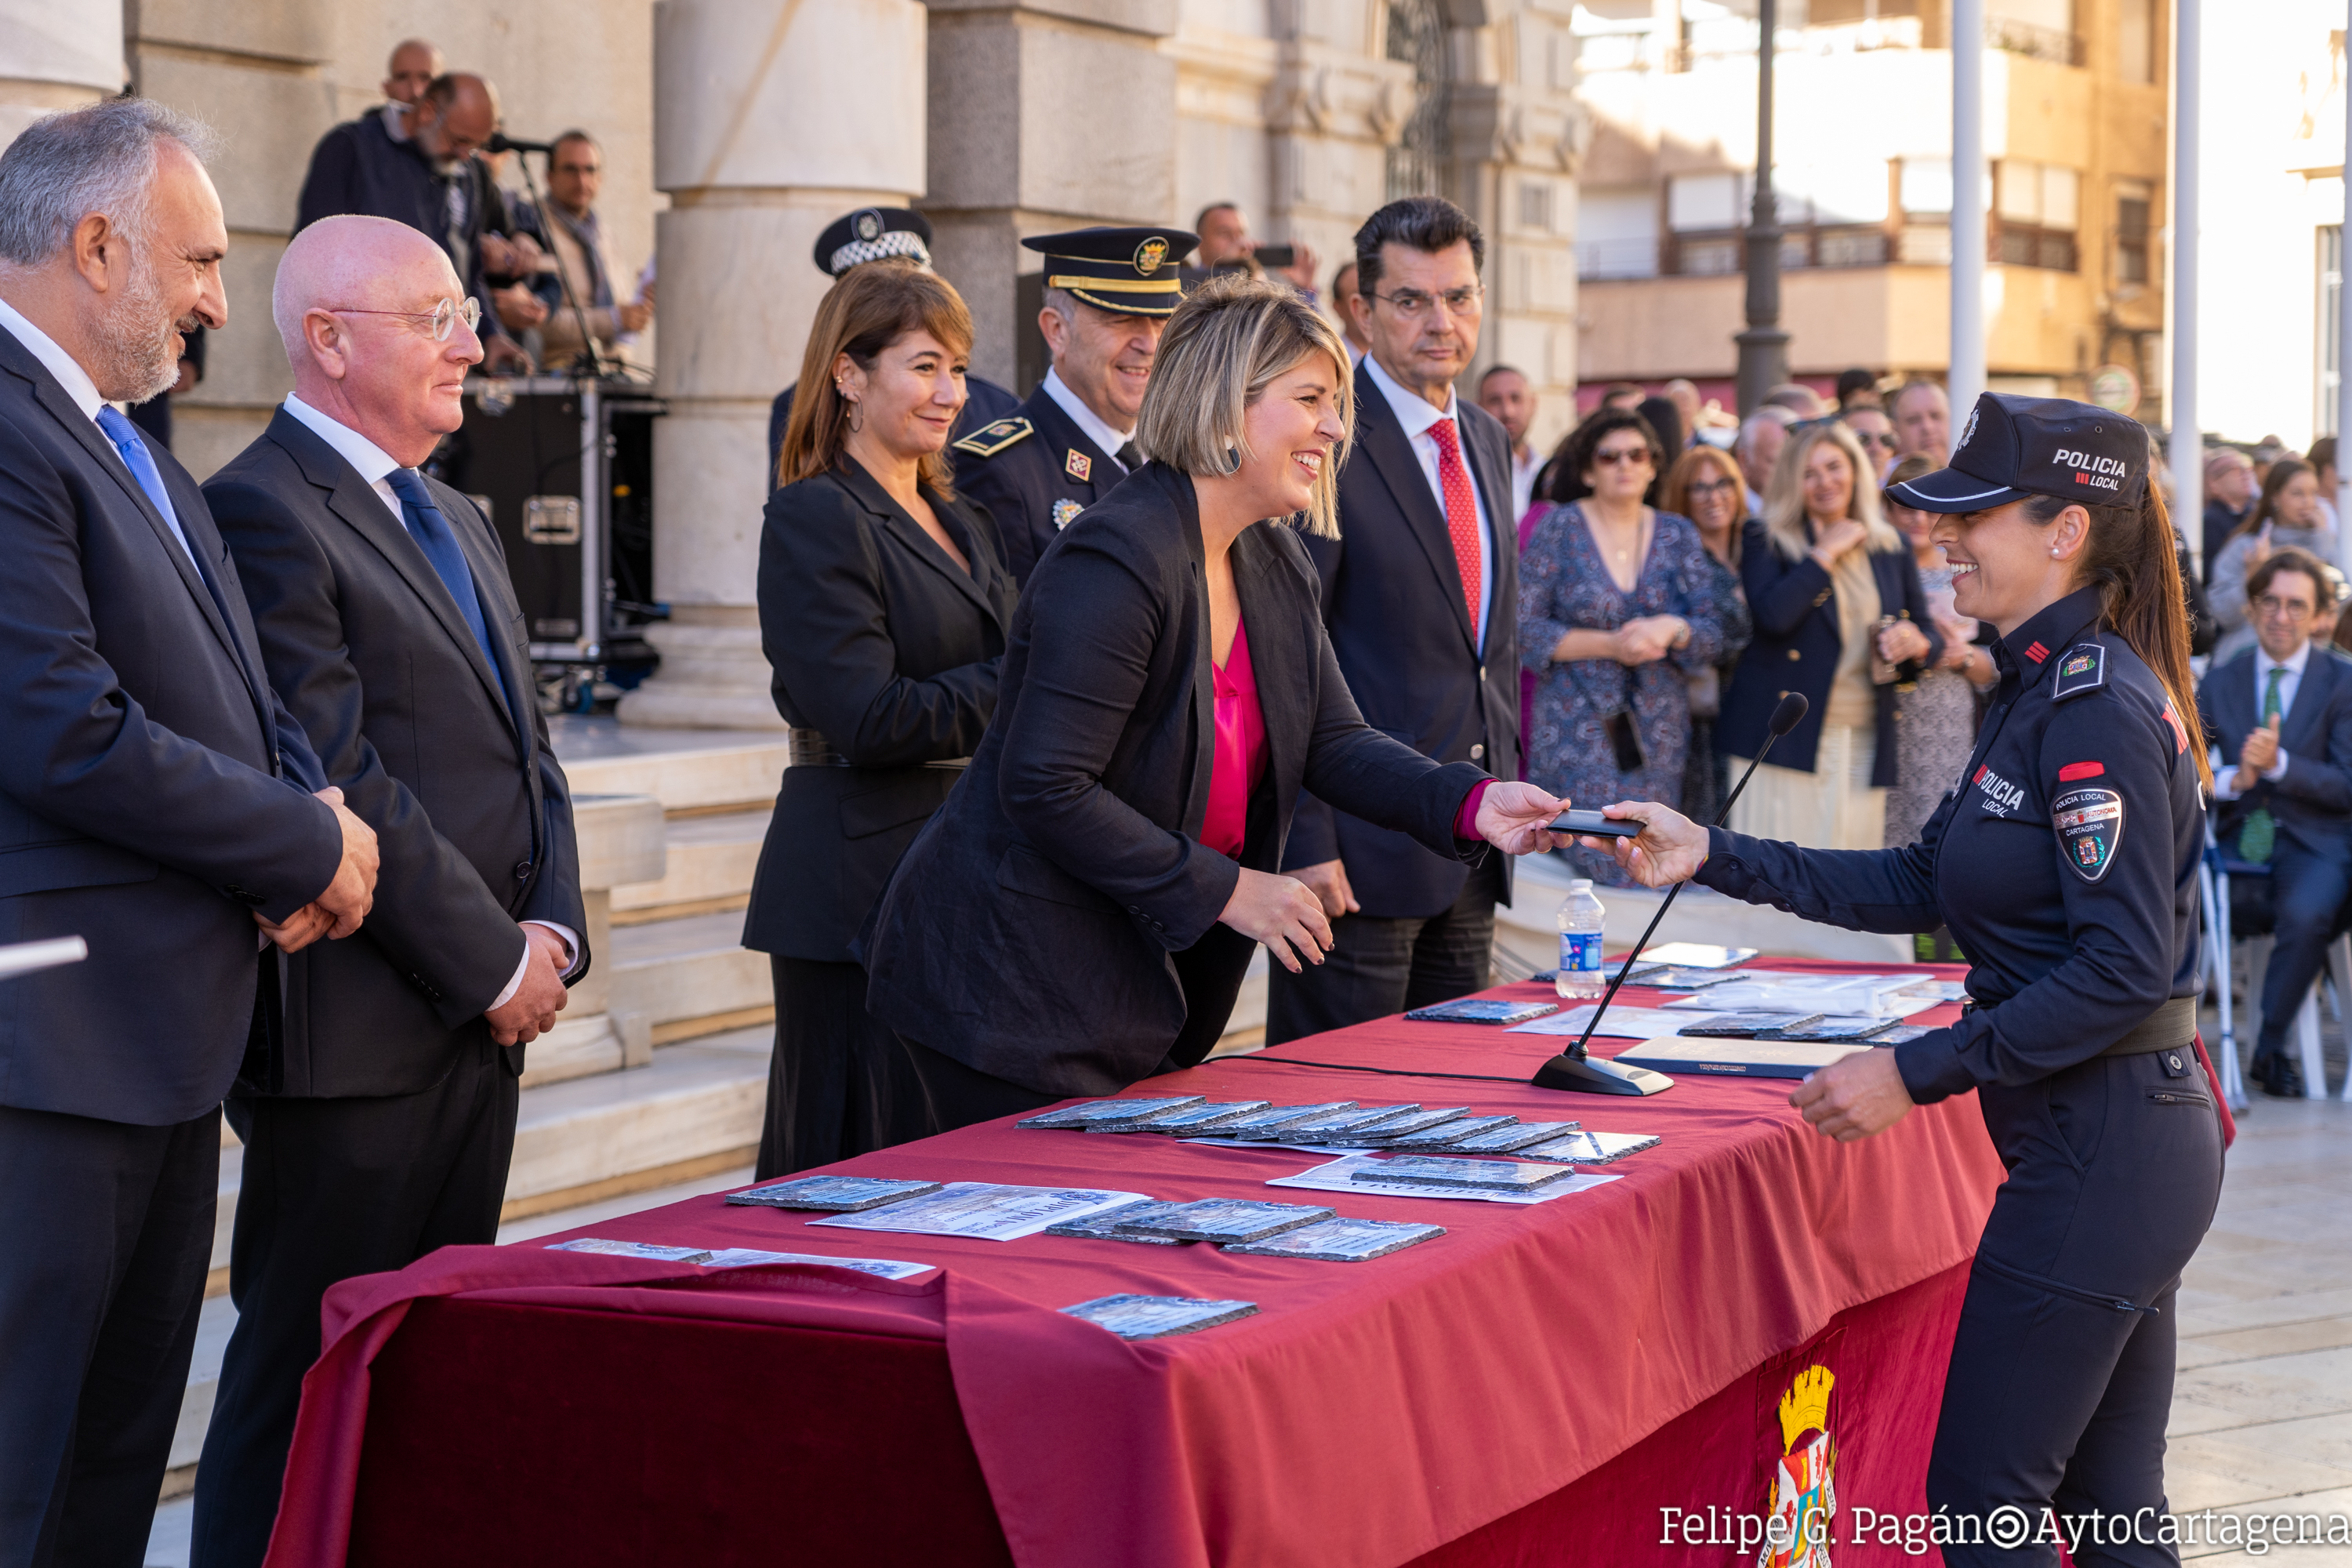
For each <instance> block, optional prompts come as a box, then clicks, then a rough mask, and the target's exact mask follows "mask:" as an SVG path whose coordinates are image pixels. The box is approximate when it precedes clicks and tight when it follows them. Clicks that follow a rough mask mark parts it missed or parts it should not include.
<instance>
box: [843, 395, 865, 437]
mask: <svg viewBox="0 0 2352 1568" xmlns="http://www.w3.org/2000/svg"><path fill="white" fill-rule="evenodd" d="M843 401H844V402H845V403H847V404H848V405H849V412H848V414H847V415H845V416H844V417H845V419H846V420H847V422H848V425H849V433H850V434H851V435H853V436H855V435H856V434H857V433H858V432H859V431H860V430H863V429H865V428H866V410H865V408H864V407H863V406H861V405H859V403H858V401H857V399H856V398H854V397H851V398H845V399H844V400H843Z"/></svg>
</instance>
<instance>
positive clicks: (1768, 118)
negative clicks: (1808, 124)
mask: <svg viewBox="0 0 2352 1568" xmlns="http://www.w3.org/2000/svg"><path fill="white" fill-rule="evenodd" d="M1979 3H1981V0H1979ZM1778 10H1779V7H1778V5H1776V4H1775V0H1759V5H1758V8H1757V17H1756V196H1755V200H1754V201H1753V202H1752V203H1751V204H1750V205H1749V206H1748V257H1747V260H1748V328H1747V330H1746V331H1742V332H1741V333H1739V334H1738V337H1736V338H1734V339H1733V340H1732V341H1733V342H1737V343H1738V345H1739V416H1740V417H1741V418H1743V419H1745V418H1746V417H1748V415H1749V414H1751V413H1753V412H1755V409H1756V405H1758V404H1759V403H1761V402H1763V401H1764V395H1765V394H1766V393H1767V392H1769V391H1770V390H1771V389H1772V388H1773V387H1775V386H1777V385H1779V384H1780V383H1781V382H1784V381H1786V380H1788V379H1789V334H1788V333H1787V332H1785V331H1781V329H1780V203H1779V202H1778V201H1777V200H1775V199H1774V197H1773V195H1772V55H1773V47H1774V34H1775V33H1776V31H1777V30H1778V27H1779V17H1778V16H1777V12H1778Z"/></svg>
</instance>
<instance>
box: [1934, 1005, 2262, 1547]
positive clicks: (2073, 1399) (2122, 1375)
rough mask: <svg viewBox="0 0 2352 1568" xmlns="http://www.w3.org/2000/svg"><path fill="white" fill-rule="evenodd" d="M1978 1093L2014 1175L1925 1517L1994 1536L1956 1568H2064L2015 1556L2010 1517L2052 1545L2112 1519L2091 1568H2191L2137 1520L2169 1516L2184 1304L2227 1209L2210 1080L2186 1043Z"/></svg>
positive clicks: (1947, 1405)
mask: <svg viewBox="0 0 2352 1568" xmlns="http://www.w3.org/2000/svg"><path fill="white" fill-rule="evenodd" d="M1978 1097H1979V1100H1980V1101H1981V1104H1982V1108H1983V1111H1984V1119H1985V1127H1986V1130H1987V1131H1990V1133H1991V1134H1992V1140H1993V1145H1994V1147H1995V1148H1996V1149H1998V1150H1999V1151H2000V1158H2001V1162H2002V1163H2003V1164H2005V1165H2006V1166H2008V1168H2009V1179H2008V1180H2007V1181H2005V1182H2003V1183H2002V1184H2001V1187H2000V1192H1999V1193H1998V1194H1996V1195H1995V1196H1994V1198H1993V1206H1992V1216H1991V1218H1990V1219H1989V1220H1988V1221H1987V1222H1986V1223H1985V1231H1984V1237H1983V1239H1982V1241H1980V1242H1979V1244H1978V1249H1977V1260H1976V1264H1975V1267H1974V1268H1972V1269H1971V1270H1970V1272H1969V1289H1968V1295H1967V1297H1966V1298H1965V1300H1963V1302H1962V1304H1961V1307H1960V1321H1959V1328H1958V1333H1957V1334H1956V1335H1955V1337H1954V1339H1953V1342H1952V1359H1951V1365H1950V1369H1949V1371H1948V1373H1947V1376H1946V1380H1945V1384H1944V1405H1943V1412H1942V1415H1940V1417H1939V1418H1938V1419H1937V1425H1936V1443H1935V1449H1934V1452H1933V1456H1932V1457H1931V1458H1930V1459H1929V1461H1928V1466H1927V1503H1928V1506H1929V1507H1930V1508H1940V1509H1947V1510H1949V1511H1950V1513H1951V1514H1952V1515H1953V1517H1954V1519H1955V1521H1956V1522H1957V1524H1958V1528H1959V1530H1960V1531H1961V1533H1962V1534H1963V1536H1964V1537H1966V1536H1968V1535H1970V1534H1971V1533H1972V1532H1974V1531H1979V1530H1980V1531H1982V1532H1983V1533H1982V1534H1981V1536H1979V1538H1977V1539H1975V1540H1972V1541H1964V1542H1963V1543H1961V1544H1957V1545H1947V1546H1945V1548H1944V1561H1945V1562H1946V1563H1949V1564H1951V1565H1952V1568H1976V1565H1979V1564H1995V1563H1997V1564H2000V1565H2001V1568H2028V1565H2031V1568H2045V1565H2048V1564H2054V1563H2057V1561H2058V1552H2057V1548H2056V1547H2055V1546H2053V1545H2050V1544H2047V1543H2042V1542H2035V1541H2033V1540H2032V1539H2031V1538H2030V1537H2029V1538H2028V1539H2027V1540H2026V1542H2025V1543H2024V1544H2023V1545H2014V1544H2011V1545H2004V1544H2003V1542H2004V1541H2007V1540H2008V1539H2009V1537H2008V1536H2007V1535H2006V1534H2005V1533H2004V1529H2005V1527H2006V1526H2009V1525H2012V1524H2013V1523H2014V1521H2015V1520H2016V1519H2017V1518H2018V1517H2020V1516H2019V1514H2018V1513H2017V1512H2014V1511H2011V1510H2021V1511H2022V1517H2024V1518H2025V1519H2027V1520H2029V1521H2031V1522H2032V1526H2033V1533H2034V1534H2036V1535H2038V1534H2039V1533H2040V1532H2041V1526H2042V1518H2043V1511H2044V1510H2055V1512H2056V1513H2057V1514H2058V1515H2059V1516H2060V1517H2061V1518H2062V1520H2063V1519H2066V1518H2070V1517H2071V1518H2073V1519H2075V1520H2077V1521H2081V1520H2083V1519H2084V1517H2085V1516H2088V1515H2092V1514H2096V1515H2098V1516H2099V1517H2100V1520H2101V1521H2103V1525H2104V1529H2105V1534H2106V1535H2107V1536H2108V1538H2109V1539H2107V1540H2105V1541H2100V1540H2097V1539H2095V1538H2094V1537H2093V1536H2092V1535H2091V1534H2087V1533H2086V1534H2085V1535H2084V1537H2083V1543H2082V1544H2081V1545H2080V1546H2078V1547H2076V1548H2074V1561H2075V1563H2078V1564H2081V1565H2083V1568H2092V1565H2094V1564H2131V1565H2134V1568H2144V1565H2147V1564H2152V1563H2164V1564H2171V1563H2178V1562H2179V1556H2178V1555H2177V1553H2176V1552H2175V1550H2174V1548H2172V1547H2170V1546H2167V1545H2161V1544H2158V1543H2157V1542H2156V1541H2155V1540H2154V1538H2153V1536H2152V1534H2149V1535H2147V1538H2146V1539H2143V1540H2134V1539H2132V1538H2131V1537H2132V1531H2131V1530H2130V1526H2129V1518H2128V1516H2131V1515H2133V1514H2134V1513H2135V1512H2136V1510H2141V1509H2147V1510H2153V1511H2152V1512H2151V1513H2150V1514H2148V1515H2147V1516H2145V1518H2146V1520H2155V1519H2157V1518H2158V1517H2159V1516H2161V1515H2162V1514H2163V1512H2164V1510H2165V1499H2164V1426H2165V1420H2166V1417H2167V1415H2168V1414H2169V1412H2170V1408H2171V1404H2172V1373H2173V1347H2174V1341H2175V1339H2176V1337H2177V1334H2178V1329H2177V1326H2176V1324H2175V1322H2174V1317H2173V1306H2174V1300H2175V1297H2176V1295H2177V1293H2178V1292H2179V1288H2180V1271H2181V1269H2182V1268H2183V1267H2184V1266H2186V1265H2187V1263H2188V1262H2189V1257H2190V1255H2191V1254H2193V1253H2194V1252H2195V1251H2196V1250H2197V1247H2198V1244H2199V1243H2200V1241H2202V1240H2203V1239H2204V1237H2205V1230H2206V1227H2207V1226H2209V1225H2210V1224H2211V1223H2212V1219H2213V1210H2214V1205H2216V1204H2218V1203H2219V1202H2220V1201H2221V1123H2220V1121H2218V1120H2217V1118H2216V1114H2215V1111H2214V1109H2213V1102H2212V1088H2211V1085H2210V1084H2209V1083H2208V1082H2207V1081H2206V1079H2205V1075H2204V1072H2203V1070H2202V1069H2201V1068H2199V1067H2198V1065H2197V1058H2196V1054H2195V1053H2194V1052H2193V1051H2191V1050H2189V1049H2188V1048H2187V1047H2182V1048H2180V1049H2178V1050H2172V1051H2157V1052H2150V1053H2147V1054H2145V1055H2140V1056H2130V1057H2095V1058H2092V1059H2091V1060H2089V1061H2087V1062H2084V1063H2082V1064H2080V1065H2078V1066H2076V1067H2073V1068H2068V1069H2066V1070H2065V1071H2064V1072H2062V1073H2058V1074H2056V1075H2054V1076H2053V1077H2051V1078H2048V1079H2042V1081H2040V1082H2038V1083H2031V1084H2026V1085H2024V1086H2022V1087H2021V1088H2016V1089H2001V1088H1988V1089H1979V1091H1978ZM1979 1521H1980V1522H1979ZM2118 1531H2120V1533H2121V1535H2122V1536H2123V1539H2122V1541H2121V1542H2116V1540H2115V1539H2114V1537H2115V1536H2116V1534H2117V1533H2118ZM2144 1533H2145V1532H2144Z"/></svg>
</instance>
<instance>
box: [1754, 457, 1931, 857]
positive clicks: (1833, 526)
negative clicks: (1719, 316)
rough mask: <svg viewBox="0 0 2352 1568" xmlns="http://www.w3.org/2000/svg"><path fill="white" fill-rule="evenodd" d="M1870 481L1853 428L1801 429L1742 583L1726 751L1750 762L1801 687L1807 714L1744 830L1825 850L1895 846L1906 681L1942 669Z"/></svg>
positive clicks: (1769, 773)
mask: <svg viewBox="0 0 2352 1568" xmlns="http://www.w3.org/2000/svg"><path fill="white" fill-rule="evenodd" d="M1870 472H1871V469H1870V465H1869V462H1868V460H1867V459H1866V458H1864V456H1863V452H1862V447H1860V446H1859V445H1858V444H1857V443H1856V442H1855V441H1854V438H1853V433H1852V432H1850V431H1849V430H1847V429H1846V428H1845V426H1843V425H1838V424H1832V423H1830V422H1827V421H1822V420H1816V421H1814V422H1813V423H1811V424H1808V425H1800V426H1795V427H1793V428H1792V429H1790V432H1789V442H1788V445H1787V446H1785V447H1781V448H1780V460H1779V461H1778V462H1777V463H1775V464H1774V465H1773V466H1772V477H1771V479H1769V482H1768V483H1767V485H1766V487H1765V492H1764V516H1763V517H1762V519H1761V520H1757V519H1750V520H1749V521H1748V527H1747V531H1746V534H1745V537H1744V539H1743V540H1742V542H1741V544H1740V552H1739V574H1740V577H1741V579H1742V581H1743V582H1744V583H1745V584H1746V585H1747V588H1748V613H1749V614H1750V615H1752V616H1755V617H1756V637H1755V640H1754V641H1752V642H1750V643H1749V644H1748V652H1747V653H1746V655H1744V656H1743V657H1742V658H1741V659H1740V661H1739V668H1738V669H1736V670H1734V671H1733V672H1732V676H1731V689H1730V690H1729V691H1728V692H1727V693H1726V694H1725V696H1724V700H1723V722H1722V725H1721V727H1720V728H1719V729H1718V730H1717V731H1716V733H1717V744H1719V745H1720V746H1721V747H1722V748H1723V749H1724V751H1725V752H1728V753H1729V755H1730V757H1731V759H1732V765H1733V766H1734V767H1738V765H1739V762H1738V759H1740V758H1744V757H1752V756H1754V755H1756V754H1757V752H1758V751H1759V749H1760V748H1761V747H1762V746H1763V744H1764V735H1765V725H1766V723H1767V722H1768V721H1769V720H1770V718H1771V716H1772V712H1773V710H1774V709H1775V708H1776V707H1777V706H1779V703H1780V698H1781V697H1782V696H1783V695H1785V694H1786V693H1788V692H1791V691H1795V692H1801V693H1802V694H1803V696H1804V698H1805V700H1806V703H1807V705H1808V706H1807V709H1806V712H1805V717H1804V719H1803V721H1801V722H1800V723H1799V724H1798V725H1797V727H1796V728H1795V729H1794V730H1792V731H1790V732H1789V734H1788V736H1787V737H1786V738H1785V739H1783V740H1782V741H1781V742H1780V744H1779V745H1778V746H1777V747H1775V748H1774V749H1773V752H1772V760H1771V761H1770V762H1769V763H1766V764H1765V765H1764V766H1763V767H1760V768H1759V769H1758V770H1757V771H1756V776H1755V778H1754V779H1753V780H1751V781H1750V782H1749V784H1748V789H1747V791H1746V793H1744V794H1743V795H1740V797H1739V803H1738V805H1737V806H1735V807H1734V808H1733V811H1734V818H1733V819H1734V821H1735V822H1737V823H1738V826H1739V829H1740V831H1741V832H1743V833H1755V834H1759V835H1763V836H1765V837H1774V838H1789V839H1793V840H1795V841H1796V842H1797V843H1800V844H1810V845H1814V846H1816V847H1820V848H1823V849H1875V848H1877V847H1880V845H1882V844H1883V843H1885V838H1886V792H1887V791H1888V790H1890V789H1892V788H1893V787H1894V785H1895V776H1896V768H1897V766H1898V757H1897V749H1896V748H1897V742H1898V740H1899V738H1900V737H1899V732H1898V731H1897V728H1896V725H1895V681H1896V679H1898V677H1899V676H1900V675H1901V670H1902V667H1903V666H1904V665H1906V664H1913V663H1927V664H1932V663H1934V662H1935V661H1936V659H1937V658H1939V657H1941V655H1942V653H1943V646H1944V639H1943V635H1942V634H1941V633H1940V632H1938V631H1937V630H1936V628H1935V626H1933V624H1932V623H1930V622H1929V620H1928V619H1927V598H1926V596H1925V595H1923V594H1921V592H1920V590H1919V568H1918V565H1917V564H1916V562H1915V560H1914V558H1913V556H1912V554H1911V550H1910V547H1909V546H1908V545H1906V543H1905V542H1903V536H1902V535H1901V534H1899V533H1896V532H1895V530H1894V529H1893V528H1891V527H1889V526H1888V525H1887V522H1886V520H1885V518H1883V517H1881V516H1880V515H1879V511H1878V486H1877V485H1875V484H1874V483H1873V482H1872V481H1871V479H1870V477H1869V476H1870Z"/></svg>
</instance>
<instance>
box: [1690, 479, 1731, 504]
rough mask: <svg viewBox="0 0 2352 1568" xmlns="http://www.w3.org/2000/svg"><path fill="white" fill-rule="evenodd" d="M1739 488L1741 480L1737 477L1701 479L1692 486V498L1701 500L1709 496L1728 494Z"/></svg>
mask: <svg viewBox="0 0 2352 1568" xmlns="http://www.w3.org/2000/svg"><path fill="white" fill-rule="evenodd" d="M1738 488H1739V481H1738V480H1737V479H1700V480H1698V481H1696V483H1694V484H1693V485H1692V486H1691V488H1690V494H1691V500H1704V499H1706V497H1708V496H1719V495H1728V494H1730V493H1731V492H1732V491H1733V490H1736V489H1738Z"/></svg>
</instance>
